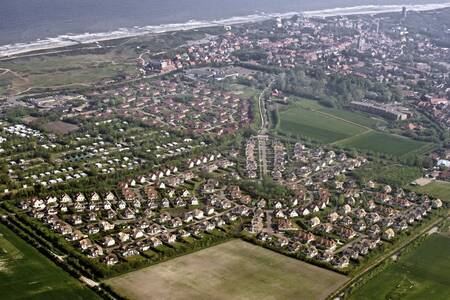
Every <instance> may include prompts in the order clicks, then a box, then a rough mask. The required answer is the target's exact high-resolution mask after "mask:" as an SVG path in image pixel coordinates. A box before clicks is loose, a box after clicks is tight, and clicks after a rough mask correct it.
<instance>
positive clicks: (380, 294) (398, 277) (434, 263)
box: [349, 234, 450, 300]
mask: <svg viewBox="0 0 450 300" xmlns="http://www.w3.org/2000/svg"><path fill="white" fill-rule="evenodd" d="M449 252H450V238H449V237H448V236H443V235H439V234H434V235H432V236H431V237H429V238H428V239H427V240H425V241H424V242H423V243H422V244H421V245H420V246H419V247H418V248H416V249H413V250H412V251H411V252H408V253H406V254H404V255H403V256H401V257H400V258H398V260H397V261H396V262H393V263H392V265H390V266H388V267H387V268H386V269H385V270H383V271H382V272H381V273H379V274H377V275H376V276H375V277H374V278H372V279H371V280H369V281H368V282H367V283H366V284H365V285H363V286H361V287H359V288H357V289H356V290H355V291H354V292H353V293H352V294H351V295H350V297H349V299H355V300H356V299H373V300H376V299H380V300H381V299H410V300H414V299H433V300H440V299H448V295H450V258H449V256H448V253H449Z"/></svg>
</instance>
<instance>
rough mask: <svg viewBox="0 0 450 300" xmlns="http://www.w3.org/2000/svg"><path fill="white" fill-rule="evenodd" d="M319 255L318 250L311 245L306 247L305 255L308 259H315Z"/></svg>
mask: <svg viewBox="0 0 450 300" xmlns="http://www.w3.org/2000/svg"><path fill="white" fill-rule="evenodd" d="M318 254H319V251H317V248H316V247H314V246H312V245H309V246H307V247H305V255H306V257H307V258H314V257H316V256H317V255H318Z"/></svg>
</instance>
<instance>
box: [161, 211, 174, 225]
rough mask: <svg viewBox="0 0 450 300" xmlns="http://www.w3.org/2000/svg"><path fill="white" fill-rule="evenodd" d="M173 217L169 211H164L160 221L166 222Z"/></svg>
mask: <svg viewBox="0 0 450 300" xmlns="http://www.w3.org/2000/svg"><path fill="white" fill-rule="evenodd" d="M171 219H172V216H171V215H170V213H168V212H162V213H161V214H160V215H159V222H160V223H165V222H169V221H170V220H171Z"/></svg>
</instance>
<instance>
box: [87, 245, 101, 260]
mask: <svg viewBox="0 0 450 300" xmlns="http://www.w3.org/2000/svg"><path fill="white" fill-rule="evenodd" d="M87 256H89V257H90V258H98V257H100V256H103V248H102V247H100V246H99V245H94V246H93V247H90V248H89V249H88V250H87Z"/></svg>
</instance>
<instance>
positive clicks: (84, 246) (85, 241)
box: [78, 238, 94, 251]
mask: <svg viewBox="0 0 450 300" xmlns="http://www.w3.org/2000/svg"><path fill="white" fill-rule="evenodd" d="M78 245H79V246H80V249H81V250H83V251H86V250H87V249H88V248H90V247H92V246H93V245H94V244H93V243H92V241H91V240H90V239H88V238H85V239H82V240H80V241H79V242H78Z"/></svg>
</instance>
